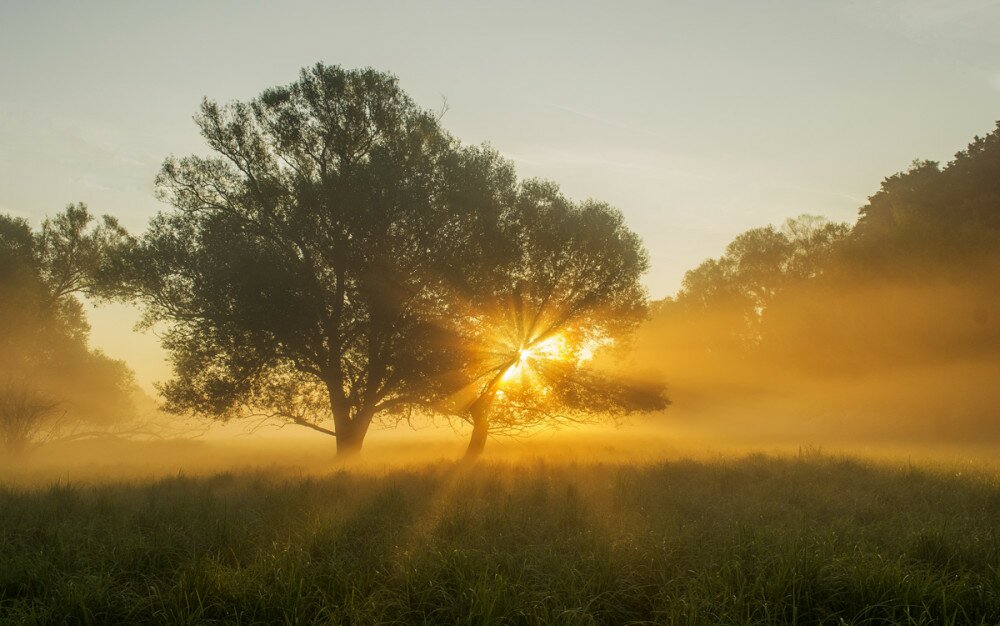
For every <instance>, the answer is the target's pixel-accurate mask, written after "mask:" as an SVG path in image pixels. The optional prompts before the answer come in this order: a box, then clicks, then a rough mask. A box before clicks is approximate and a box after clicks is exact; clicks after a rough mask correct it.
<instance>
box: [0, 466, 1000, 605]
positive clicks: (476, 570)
mask: <svg viewBox="0 0 1000 626" xmlns="http://www.w3.org/2000/svg"><path fill="white" fill-rule="evenodd" d="M213 621H218V622H234V623H255V622H287V623H312V622H329V623H350V624H368V623H476V624H494V623H516V624H521V623H539V624H543V623H544V624H550V623H551V624H592V623H598V624H626V623H646V622H662V623H727V624H728V623H820V622H822V623H833V624H838V623H884V622H899V623H913V624H920V623H926V624H931V623H934V624H947V623H962V624H964V623H997V622H1000V480H998V475H997V474H996V472H994V471H992V470H982V471H975V470H973V471H972V472H971V473H970V472H969V471H967V470H964V471H962V472H961V473H959V472H958V471H957V470H955V468H954V467H951V468H949V467H945V466H940V467H936V466H935V467H931V466H927V467H925V468H920V467H914V466H912V465H910V464H907V463H905V462H903V463H895V464H892V463H875V462H871V461H863V460H858V459H850V458H846V457H838V456H824V455H820V454H808V455H801V456H798V457H796V456H794V455H791V456H784V457H779V456H766V455H745V456H741V457H738V458H729V459H725V458H718V459H714V460H689V461H684V460H675V461H664V462H654V463H646V464H627V463H622V462H613V463H604V464H602V463H597V462H591V463H581V462H543V461H537V460H535V461H520V462H513V461H512V462H497V461H492V462H485V463H483V464H480V465H479V466H477V467H473V468H465V469H462V468H459V467H456V466H454V465H453V464H448V463H445V462H438V463H430V464H419V465H413V466H410V467H397V468H394V469H385V470H381V471H374V470H364V469H344V470H340V471H335V472H333V473H326V474H325V475H308V476H307V475H295V474H294V473H288V472H279V471H277V470H275V471H258V472H246V473H223V474H217V475H210V476H203V477H184V476H175V477H170V478H159V479H132V480H126V481H123V482H103V483H79V484H77V483H73V482H69V483H66V482H62V483H61V484H57V485H49V486H41V485H24V484H18V485H14V484H10V483H9V484H8V486H6V487H4V488H3V489H2V490H0V622H2V623H18V622H27V623H32V622H44V623H51V622H79V623H135V622H161V623H171V624H175V623H176V624H181V623H203V622H213Z"/></svg>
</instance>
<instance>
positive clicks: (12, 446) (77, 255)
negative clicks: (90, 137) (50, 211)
mask: <svg viewBox="0 0 1000 626" xmlns="http://www.w3.org/2000/svg"><path fill="white" fill-rule="evenodd" d="M122 235H123V231H122V230H121V228H120V227H119V226H118V225H117V223H116V222H115V221H114V220H113V219H110V218H104V219H103V220H102V221H100V222H97V223H95V219H94V218H93V216H91V215H90V213H89V211H88V210H87V208H86V206H84V205H82V204H78V205H70V206H69V207H67V209H66V211H64V212H63V213H60V214H59V215H57V216H56V217H55V218H53V219H50V220H45V222H43V224H42V228H41V229H40V230H39V231H38V232H32V230H31V228H30V226H29V225H28V224H27V222H25V221H24V220H21V219H17V218H13V217H10V216H7V215H0V356H2V358H0V442H2V444H3V447H4V448H5V449H6V450H7V451H8V452H10V453H22V452H24V451H26V450H27V449H28V448H29V447H31V446H32V445H35V444H38V443H42V442H44V441H47V440H51V439H53V438H56V437H65V436H70V435H80V434H81V433H82V430H81V429H82V428H83V427H85V426H87V427H90V426H97V427H101V428H103V427H107V426H109V425H112V424H115V423H118V422H122V421H124V420H127V419H129V418H130V417H131V410H132V394H133V393H134V392H135V391H136V388H135V385H134V382H133V379H132V374H131V372H130V371H129V370H128V368H127V367H125V365H124V363H122V362H120V361H116V360H113V359H110V358H108V357H107V356H105V355H104V354H102V353H101V352H99V351H93V350H91V349H90V348H89V347H88V346H87V335H88V332H89V328H88V326H87V322H86V319H85V317H84V314H83V306H82V304H81V303H80V301H79V300H78V299H77V297H76V294H78V293H89V294H96V293H98V292H99V291H100V290H101V289H102V286H101V279H100V271H99V268H100V267H102V266H103V264H104V263H105V262H106V261H107V258H108V255H110V253H111V247H112V246H113V245H115V242H116V241H117V240H118V239H119V238H120V237H121V236H122Z"/></svg>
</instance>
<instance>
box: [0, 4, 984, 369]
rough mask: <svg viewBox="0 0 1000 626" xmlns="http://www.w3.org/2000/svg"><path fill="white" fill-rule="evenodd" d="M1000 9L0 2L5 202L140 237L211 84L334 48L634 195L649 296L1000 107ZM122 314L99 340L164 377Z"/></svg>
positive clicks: (863, 185)
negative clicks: (109, 217)
mask: <svg viewBox="0 0 1000 626" xmlns="http://www.w3.org/2000/svg"><path fill="white" fill-rule="evenodd" d="M997 32H1000V2H998V1H995V0H951V1H945V0H906V1H904V0H887V1H883V2H874V1H872V2H854V1H850V0H847V1H836V2H835V1H830V2H819V1H807V0H796V1H787V2H750V1H748V0H741V1H739V2H736V1H733V2H706V1H698V2H695V1H692V2H667V1H661V2H583V1H581V2H572V3H570V2H450V3H445V2H433V3H432V2H426V3H421V2H377V1H370V2H283V3H264V2H210V1H202V2H184V1H177V2H162V3H154V2H124V1H123V2H79V1H78V2H44V1H37V2H27V1H25V2H16V1H12V0H3V4H2V6H0V211H6V212H11V213H14V214H17V215H21V216H24V217H26V218H28V219H30V220H31V221H32V222H34V223H37V222H38V221H39V220H40V219H41V217H42V216H43V215H45V214H51V213H54V212H56V211H59V210H60V209H61V208H62V207H63V206H64V205H65V204H67V203H69V202H75V201H84V202H87V203H88V204H89V205H90V206H91V208H92V209H94V210H95V211H97V212H108V213H112V214H114V215H117V216H118V217H120V218H121V219H122V220H123V222H124V223H125V224H126V225H127V226H128V227H130V228H131V229H134V230H140V229H142V227H143V225H144V224H145V223H146V221H147V220H148V218H149V217H150V216H151V215H152V214H153V213H154V212H155V211H157V210H158V209H160V208H161V207H160V206H159V205H158V203H157V202H156V200H154V198H153V195H152V180H153V177H154V175H155V174H156V171H157V169H158V167H159V164H160V163H161V162H162V160H163V158H164V157H165V156H167V155H168V154H172V153H173V154H187V153H191V152H203V151H204V149H203V148H202V144H201V141H200V138H199V137H198V136H197V134H196V132H195V128H194V125H193V123H192V122H191V115H192V114H193V113H194V111H195V109H196V107H197V106H198V103H199V101H200V99H201V97H202V96H206V95H207V96H209V97H211V98H214V99H218V100H229V99H233V98H240V99H245V98H250V97H253V96H254V95H256V94H257V93H258V92H259V91H261V90H262V89H263V88H265V87H268V86H271V85H275V84H283V83H287V82H290V81H292V80H294V79H295V77H296V74H297V71H298V69H299V68H300V67H302V66H304V65H309V64H312V63H314V62H316V61H320V60H322V61H325V62H327V63H338V64H341V65H344V66H348V67H357V66H372V67H375V68H378V69H382V70H387V71H390V72H393V73H395V74H396V75H397V76H399V78H400V82H401V84H402V86H403V87H404V88H405V89H406V90H408V91H409V92H410V93H411V94H412V95H413V97H414V98H415V99H416V100H417V101H418V102H419V103H420V104H422V105H425V106H427V107H433V108H436V107H438V106H439V105H440V102H441V98H442V97H446V98H447V100H448V104H449V111H448V114H447V116H446V117H445V122H444V123H445V125H446V126H447V127H448V128H449V129H450V130H451V131H452V132H453V133H454V134H455V135H457V136H458V137H459V138H460V139H462V140H463V141H467V142H472V143H479V142H483V141H488V142H490V143H491V144H493V145H494V146H495V147H496V148H498V149H499V150H500V151H501V152H503V153H504V154H506V155H507V156H508V157H510V158H511V159H513V160H514V161H515V162H516V163H517V165H518V168H519V171H520V173H521V174H522V175H524V176H542V177H546V178H551V179H553V180H555V181H557V182H559V183H560V184H561V185H562V187H563V188H564V190H565V191H566V192H567V193H568V194H569V195H571V196H572V197H575V198H578V199H583V198H586V197H594V198H598V199H601V200H606V201H608V202H611V203H612V204H614V205H616V206H618V207H619V208H621V210H622V211H623V212H624V213H625V215H626V217H627V219H628V221H629V223H630V224H631V226H632V227H633V228H634V229H635V230H637V231H638V232H639V233H640V234H641V235H642V236H643V238H644V239H645V242H646V245H647V246H648V248H649V250H650V255H651V259H652V263H653V268H652V271H651V272H650V275H649V276H648V279H647V284H648V286H649V289H650V293H651V295H652V296H653V297H656V298H659V297H663V296H665V295H668V294H670V293H672V292H673V291H674V290H675V289H676V288H677V286H678V284H679V281H680V278H681V276H682V275H683V273H684V271H685V270H687V269H689V268H691V267H693V266H694V265H696V264H697V263H699V262H700V261H701V260H703V259H704V258H706V257H708V256H716V255H718V254H719V253H720V251H721V250H722V247H723V246H724V245H725V243H726V242H727V241H729V239H731V238H732V237H733V236H734V235H735V234H737V233H739V232H741V231H743V230H745V229H746V228H749V227H752V226H757V225H763V224H767V223H771V222H778V221H781V220H783V219H785V218H786V217H790V216H794V215H797V214H800V213H815V214H822V215H826V216H828V217H830V218H834V219H838V220H852V219H853V218H854V216H855V214H856V211H857V208H858V207H859V206H860V205H861V204H863V202H864V199H865V197H866V196H867V195H869V194H871V193H872V192H874V191H875V190H876V189H877V187H878V183H879V181H880V180H881V179H882V178H883V177H884V176H886V175H888V174H890V173H892V172H895V171H897V170H900V169H902V168H905V167H906V166H907V164H908V163H909V162H910V161H911V160H912V159H914V158H917V157H921V158H930V159H938V160H947V159H948V158H949V157H950V156H951V155H952V154H953V153H954V152H955V151H956V150H958V149H960V148H961V147H963V146H964V145H965V144H966V143H967V142H968V140H969V139H970V138H971V137H972V136H973V135H974V134H977V133H979V134H983V133H985V132H988V131H989V130H990V129H991V128H992V126H993V123H994V121H995V120H997V119H1000V37H997V36H996V33H997ZM131 317H132V316H131V315H130V313H129V312H128V311H126V310H124V309H122V308H121V307H113V308H109V309H101V310H97V311H95V312H94V313H93V314H92V322H93V325H94V334H93V340H94V343H95V345H98V346H100V347H104V348H105V349H107V350H108V351H109V352H110V353H111V354H113V355H115V356H118V357H121V358H126V359H128V360H129V361H130V363H132V364H133V366H134V367H135V368H136V370H137V371H138V373H139V377H140V380H141V381H142V382H143V383H144V384H148V382H149V381H150V380H153V379H156V378H162V376H163V374H164V369H163V367H162V365H161V364H160V362H159V361H160V355H159V353H158V352H156V351H155V349H154V348H155V346H156V340H155V337H152V336H148V335H147V336H139V337H136V336H135V335H133V334H132V333H131V330H130V328H129V326H130V321H129V320H130V318H131Z"/></svg>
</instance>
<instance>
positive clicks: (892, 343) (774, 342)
mask: <svg viewBox="0 0 1000 626" xmlns="http://www.w3.org/2000/svg"><path fill="white" fill-rule="evenodd" d="M653 309H654V313H653V319H652V320H651V322H650V323H649V324H648V325H647V326H646V327H645V328H644V330H643V331H642V334H643V337H644V338H645V339H644V340H643V341H640V342H637V343H639V344H642V345H643V346H644V347H645V348H648V350H645V351H643V350H640V351H639V353H638V354H637V356H636V358H637V359H640V360H641V359H643V358H649V356H650V354H651V353H653V352H656V353H658V354H661V355H664V354H666V355H671V354H672V355H676V356H677V357H678V360H677V361H676V362H675V363H673V364H671V365H670V366H669V367H667V368H665V371H664V372H663V373H664V375H666V376H667V377H669V378H670V379H671V380H672V381H677V380H683V379H685V377H686V373H685V371H684V370H687V371H691V370H697V371H698V374H697V376H698V377H700V378H701V380H703V381H705V384H706V386H707V387H710V386H711V384H712V383H710V382H708V381H714V384H716V385H717V386H718V390H719V393H720V395H724V394H725V393H726V392H725V391H723V389H724V388H725V387H726V386H727V385H736V386H739V385H743V384H747V385H750V387H755V388H757V389H760V388H769V389H771V390H779V389H781V388H782V386H783V385H784V393H786V394H794V393H795V389H794V387H795V385H796V384H798V383H799V382H800V381H801V380H802V377H804V376H815V377H831V376H832V377H836V376H848V377H850V376H870V377H875V380H877V379H878V377H879V376H888V375H889V374H890V373H896V372H899V371H902V370H916V369H919V368H922V367H924V368H929V367H938V366H941V365H943V364H947V363H956V364H958V363H975V364H977V367H978V370H977V371H981V372H987V371H997V372H1000V370H997V368H996V364H997V363H1000V123H998V126H997V129H995V130H994V131H993V132H991V133H990V134H988V135H987V136H985V137H976V138H975V139H974V140H973V141H972V143H970V144H969V146H968V147H967V148H966V149H964V150H962V151H961V152H959V153H958V154H956V155H955V158H954V159H953V160H952V161H951V162H949V163H947V164H946V165H944V166H942V165H941V164H939V163H936V162H931V161H915V162H914V163H913V165H912V166H911V167H910V168H909V169H908V170H907V171H905V172H901V173H898V174H895V175H893V176H890V177H888V178H886V179H885V180H884V181H883V182H882V185H881V187H880V189H879V190H878V191H877V192H876V193H875V194H874V195H872V196H871V197H870V198H869V200H868V202H867V203H866V204H865V205H864V206H863V207H861V208H860V210H859V218H858V220H857V221H856V223H854V224H853V225H848V224H838V223H831V222H828V221H826V220H824V219H823V218H819V217H814V216H807V215H804V216H801V217H799V218H796V219H790V220H788V221H787V222H786V223H785V224H784V225H783V226H782V227H780V228H775V227H773V226H767V227H761V228H753V229H750V230H748V231H746V232H744V233H742V234H740V235H738V236H737V237H736V238H735V239H734V240H733V241H732V242H731V243H730V244H729V245H728V246H727V247H726V249H725V252H724V254H723V255H722V256H721V257H719V258H717V259H709V260H707V261H705V262H704V263H702V264H701V265H699V266H698V267H697V268H695V269H693V270H691V271H689V272H688V273H687V274H686V275H685V277H684V280H683V284H682V287H681V289H680V290H679V291H678V293H677V294H676V295H675V296H674V297H671V298H667V299H665V300H663V301H660V302H657V303H654V305H653ZM939 378H940V375H939ZM750 379H753V382H752V383H746V380H750ZM741 380H742V381H743V382H739V381H741ZM826 380H828V382H829V385H830V389H831V391H830V399H831V400H835V399H836V397H837V395H838V393H842V390H838V389H837V383H836V380H837V379H836V378H828V379H826ZM962 382H963V381H961V380H953V381H951V384H952V389H951V390H949V389H948V388H947V386H948V381H947V380H939V381H938V383H937V384H935V385H933V387H921V386H920V385H916V384H914V385H913V386H912V387H911V388H910V389H909V391H908V392H907V393H908V394H909V395H910V397H911V398H912V399H914V400H919V399H921V398H924V399H926V398H928V397H933V396H937V397H938V398H943V399H949V400H950V402H951V404H952V405H953V407H958V406H960V405H962V404H963V402H965V403H966V408H965V409H963V410H965V411H966V412H969V411H975V412H978V413H981V414H983V415H984V416H985V415H986V414H987V413H989V411H990V409H989V408H988V406H987V405H988V401H987V400H984V399H983V398H985V396H982V397H979V398H978V399H977V400H976V402H978V406H975V407H972V406H971V405H970V404H969V402H970V400H969V398H968V397H965V396H967V395H968V394H966V393H965V392H964V391H961V392H960V391H958V389H959V388H962V387H961V383H962ZM968 386H969V387H971V386H973V385H972V384H971V383H970V384H969V385H968ZM976 387H977V389H976V391H977V393H978V392H980V391H981V392H983V393H984V394H985V393H986V392H987V391H988V389H986V387H985V386H984V385H982V384H978V385H976ZM963 389H964V388H963ZM885 393H886V394H888V393H890V392H889V391H888V390H886V392H885ZM956 410H957V409H956ZM945 412H947V411H945ZM941 419H947V416H944V417H942V418H941ZM970 419H971V418H970ZM977 419H978V421H977V422H976V424H975V427H976V428H975V432H978V433H985V432H987V431H986V430H983V428H981V426H982V425H983V422H984V421H986V422H989V420H988V418H987V417H982V418H977ZM994 421H995V420H994ZM946 430H947V429H946ZM995 430H996V429H995V425H994V428H993V431H995Z"/></svg>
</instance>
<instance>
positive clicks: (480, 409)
mask: <svg viewBox="0 0 1000 626" xmlns="http://www.w3.org/2000/svg"><path fill="white" fill-rule="evenodd" d="M494 394H495V392H491V393H486V394H484V395H483V396H482V397H480V398H479V399H478V400H476V401H475V402H474V403H472V406H471V407H470V408H469V413H470V414H471V416H472V438H471V439H469V447H468V448H466V449H465V458H464V459H463V460H465V461H475V460H476V459H478V458H479V455H481V454H482V453H483V449H484V448H485V447H486V438H487V437H488V436H489V434H490V409H491V408H492V407H493V397H494Z"/></svg>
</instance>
